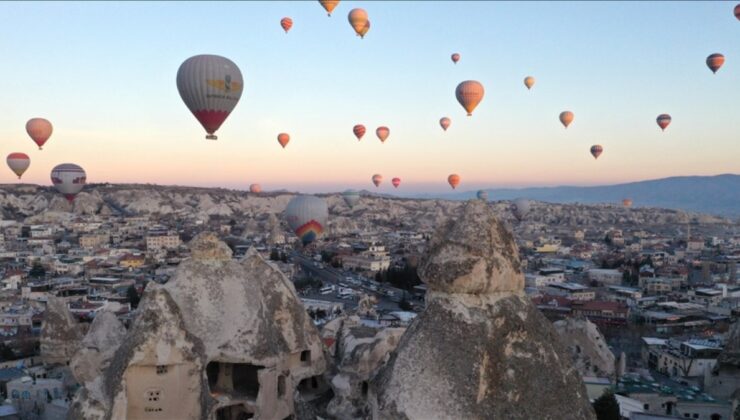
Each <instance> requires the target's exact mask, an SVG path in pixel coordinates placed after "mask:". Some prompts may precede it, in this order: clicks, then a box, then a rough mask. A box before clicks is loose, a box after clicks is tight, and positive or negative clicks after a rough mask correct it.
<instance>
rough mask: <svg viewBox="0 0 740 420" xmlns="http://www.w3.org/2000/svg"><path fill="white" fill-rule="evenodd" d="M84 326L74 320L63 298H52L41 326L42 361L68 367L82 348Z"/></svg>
mask: <svg viewBox="0 0 740 420" xmlns="http://www.w3.org/2000/svg"><path fill="white" fill-rule="evenodd" d="M84 335H85V330H84V326H83V325H81V324H80V323H78V322H77V320H75V319H74V317H73V316H72V314H71V313H70V312H69V310H68V309H67V304H66V303H65V301H64V300H63V299H61V298H57V297H50V298H49V302H48V303H47V305H46V312H45V313H44V321H43V323H42V325H41V339H40V341H41V360H43V361H44V364H48V365H57V364H58V365H66V364H67V363H69V361H70V360H71V359H72V356H74V355H75V353H76V352H77V350H78V349H79V348H80V344H81V341H82V338H83V337H84Z"/></svg>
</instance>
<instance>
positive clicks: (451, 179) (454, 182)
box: [447, 174, 460, 190]
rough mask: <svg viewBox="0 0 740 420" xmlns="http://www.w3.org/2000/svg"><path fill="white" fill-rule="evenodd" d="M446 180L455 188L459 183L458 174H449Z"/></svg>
mask: <svg viewBox="0 0 740 420" xmlns="http://www.w3.org/2000/svg"><path fill="white" fill-rule="evenodd" d="M447 182H448V183H449V184H450V186H451V187H452V189H453V190H454V189H455V188H457V186H458V185H460V175H458V174H450V176H448V177H447Z"/></svg>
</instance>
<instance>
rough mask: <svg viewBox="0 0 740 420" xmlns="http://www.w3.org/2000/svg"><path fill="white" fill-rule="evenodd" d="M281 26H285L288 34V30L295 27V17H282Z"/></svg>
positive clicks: (284, 28)
mask: <svg viewBox="0 0 740 420" xmlns="http://www.w3.org/2000/svg"><path fill="white" fill-rule="evenodd" d="M280 26H282V27H283V30H284V31H285V33H286V34H287V33H288V31H289V30H290V28H292V27H293V19H291V18H289V17H284V18H282V19H280Z"/></svg>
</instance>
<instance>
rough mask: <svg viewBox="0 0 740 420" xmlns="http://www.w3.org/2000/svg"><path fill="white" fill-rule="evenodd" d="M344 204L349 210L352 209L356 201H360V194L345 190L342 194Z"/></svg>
mask: <svg viewBox="0 0 740 420" xmlns="http://www.w3.org/2000/svg"><path fill="white" fill-rule="evenodd" d="M342 198H344V202H345V203H347V205H348V206H349V208H353V207H354V206H355V204H357V202H358V201H360V193H359V192H357V191H355V190H347V191H345V192H343V193H342Z"/></svg>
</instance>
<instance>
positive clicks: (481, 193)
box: [475, 190, 488, 201]
mask: <svg viewBox="0 0 740 420" xmlns="http://www.w3.org/2000/svg"><path fill="white" fill-rule="evenodd" d="M475 195H476V197H478V200H483V201H488V191H486V190H478V193H476V194H475Z"/></svg>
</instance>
